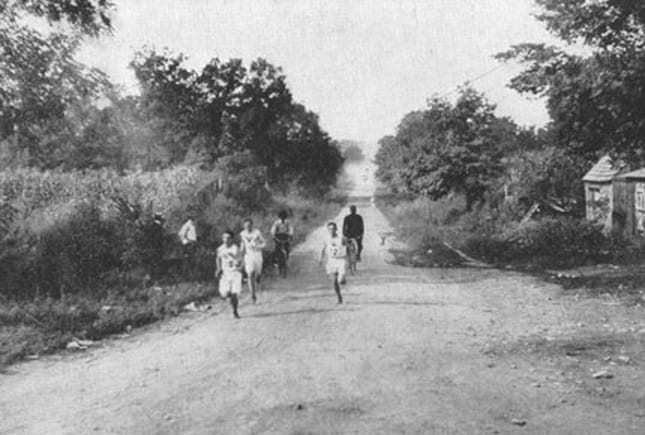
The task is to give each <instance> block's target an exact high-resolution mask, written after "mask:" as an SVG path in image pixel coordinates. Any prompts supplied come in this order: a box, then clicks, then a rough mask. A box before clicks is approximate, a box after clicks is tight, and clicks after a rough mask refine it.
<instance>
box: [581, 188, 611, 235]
mask: <svg viewBox="0 0 645 435" xmlns="http://www.w3.org/2000/svg"><path fill="white" fill-rule="evenodd" d="M595 192H597V194H596V198H594V194H595ZM585 203H586V216H587V220H588V221H590V222H596V223H598V224H602V226H603V228H604V229H605V230H606V231H611V230H612V225H613V224H612V216H613V209H614V207H613V203H614V194H613V188H612V184H611V183H593V182H585Z"/></svg>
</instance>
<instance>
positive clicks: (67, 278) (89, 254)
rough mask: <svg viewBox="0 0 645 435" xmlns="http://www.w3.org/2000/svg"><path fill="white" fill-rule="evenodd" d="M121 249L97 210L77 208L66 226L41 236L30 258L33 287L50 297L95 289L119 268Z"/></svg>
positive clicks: (115, 234) (114, 230) (113, 230)
mask: <svg viewBox="0 0 645 435" xmlns="http://www.w3.org/2000/svg"><path fill="white" fill-rule="evenodd" d="M121 250H122V245H121V243H119V236H118V231H117V227H116V225H114V224H113V223H111V222H106V221H104V220H102V219H101V217H100V212H99V210H98V208H97V207H96V206H94V205H91V204H83V205H81V206H80V207H79V208H78V209H77V211H76V213H75V214H74V215H73V216H72V217H71V219H70V220H69V221H67V222H64V223H60V224H57V225H55V226H54V227H53V228H50V229H49V230H47V231H46V232H45V233H44V234H42V235H41V237H40V240H39V243H38V245H37V246H36V254H35V258H34V263H35V268H34V269H35V276H34V277H33V278H34V283H35V285H36V287H37V289H38V290H41V291H44V292H45V293H46V294H48V295H51V296H55V297H58V296H61V295H62V294H64V293H67V292H70V293H78V292H80V291H89V290H92V289H96V288H97V287H98V285H99V281H100V279H101V277H102V276H103V275H104V274H105V273H107V272H108V271H110V270H112V269H114V268H116V267H118V266H119V264H120V256H121Z"/></svg>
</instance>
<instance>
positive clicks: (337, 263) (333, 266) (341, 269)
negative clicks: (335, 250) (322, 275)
mask: <svg viewBox="0 0 645 435" xmlns="http://www.w3.org/2000/svg"><path fill="white" fill-rule="evenodd" d="M346 263H347V260H346V259H345V258H330V259H329V260H328V261H327V274H328V275H333V274H336V273H337V274H338V278H339V279H341V280H342V278H343V277H344V276H345V265H346Z"/></svg>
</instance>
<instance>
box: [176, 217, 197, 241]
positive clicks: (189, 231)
mask: <svg viewBox="0 0 645 435" xmlns="http://www.w3.org/2000/svg"><path fill="white" fill-rule="evenodd" d="M179 240H180V241H181V244H182V245H184V246H185V245H189V244H191V243H195V242H197V229H196V228H195V222H194V221H193V216H192V215H188V216H187V219H186V222H185V223H184V225H182V227H181V229H180V230H179Z"/></svg>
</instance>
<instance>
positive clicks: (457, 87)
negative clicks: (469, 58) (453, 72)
mask: <svg viewBox="0 0 645 435" xmlns="http://www.w3.org/2000/svg"><path fill="white" fill-rule="evenodd" d="M505 66H506V64H504V63H500V64H499V65H497V66H496V67H495V68H493V69H490V70H488V71H486V72H484V73H482V74H480V75H478V76H475V77H473V78H471V79H467V80H465V82H464V83H473V82H476V81H478V80H481V79H483V78H484V77H486V76H488V75H490V74H492V73H494V72H495V71H497V70H499V69H502V68H503V67H505ZM459 86H461V85H455V86H453V88H452V89H451V90H450V91H448V92H444V93H443V94H440V95H439V96H438V97H437V98H439V99H443V98H446V97H447V96H449V95H451V94H454V93H455V92H457V90H458V89H459Z"/></svg>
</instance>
